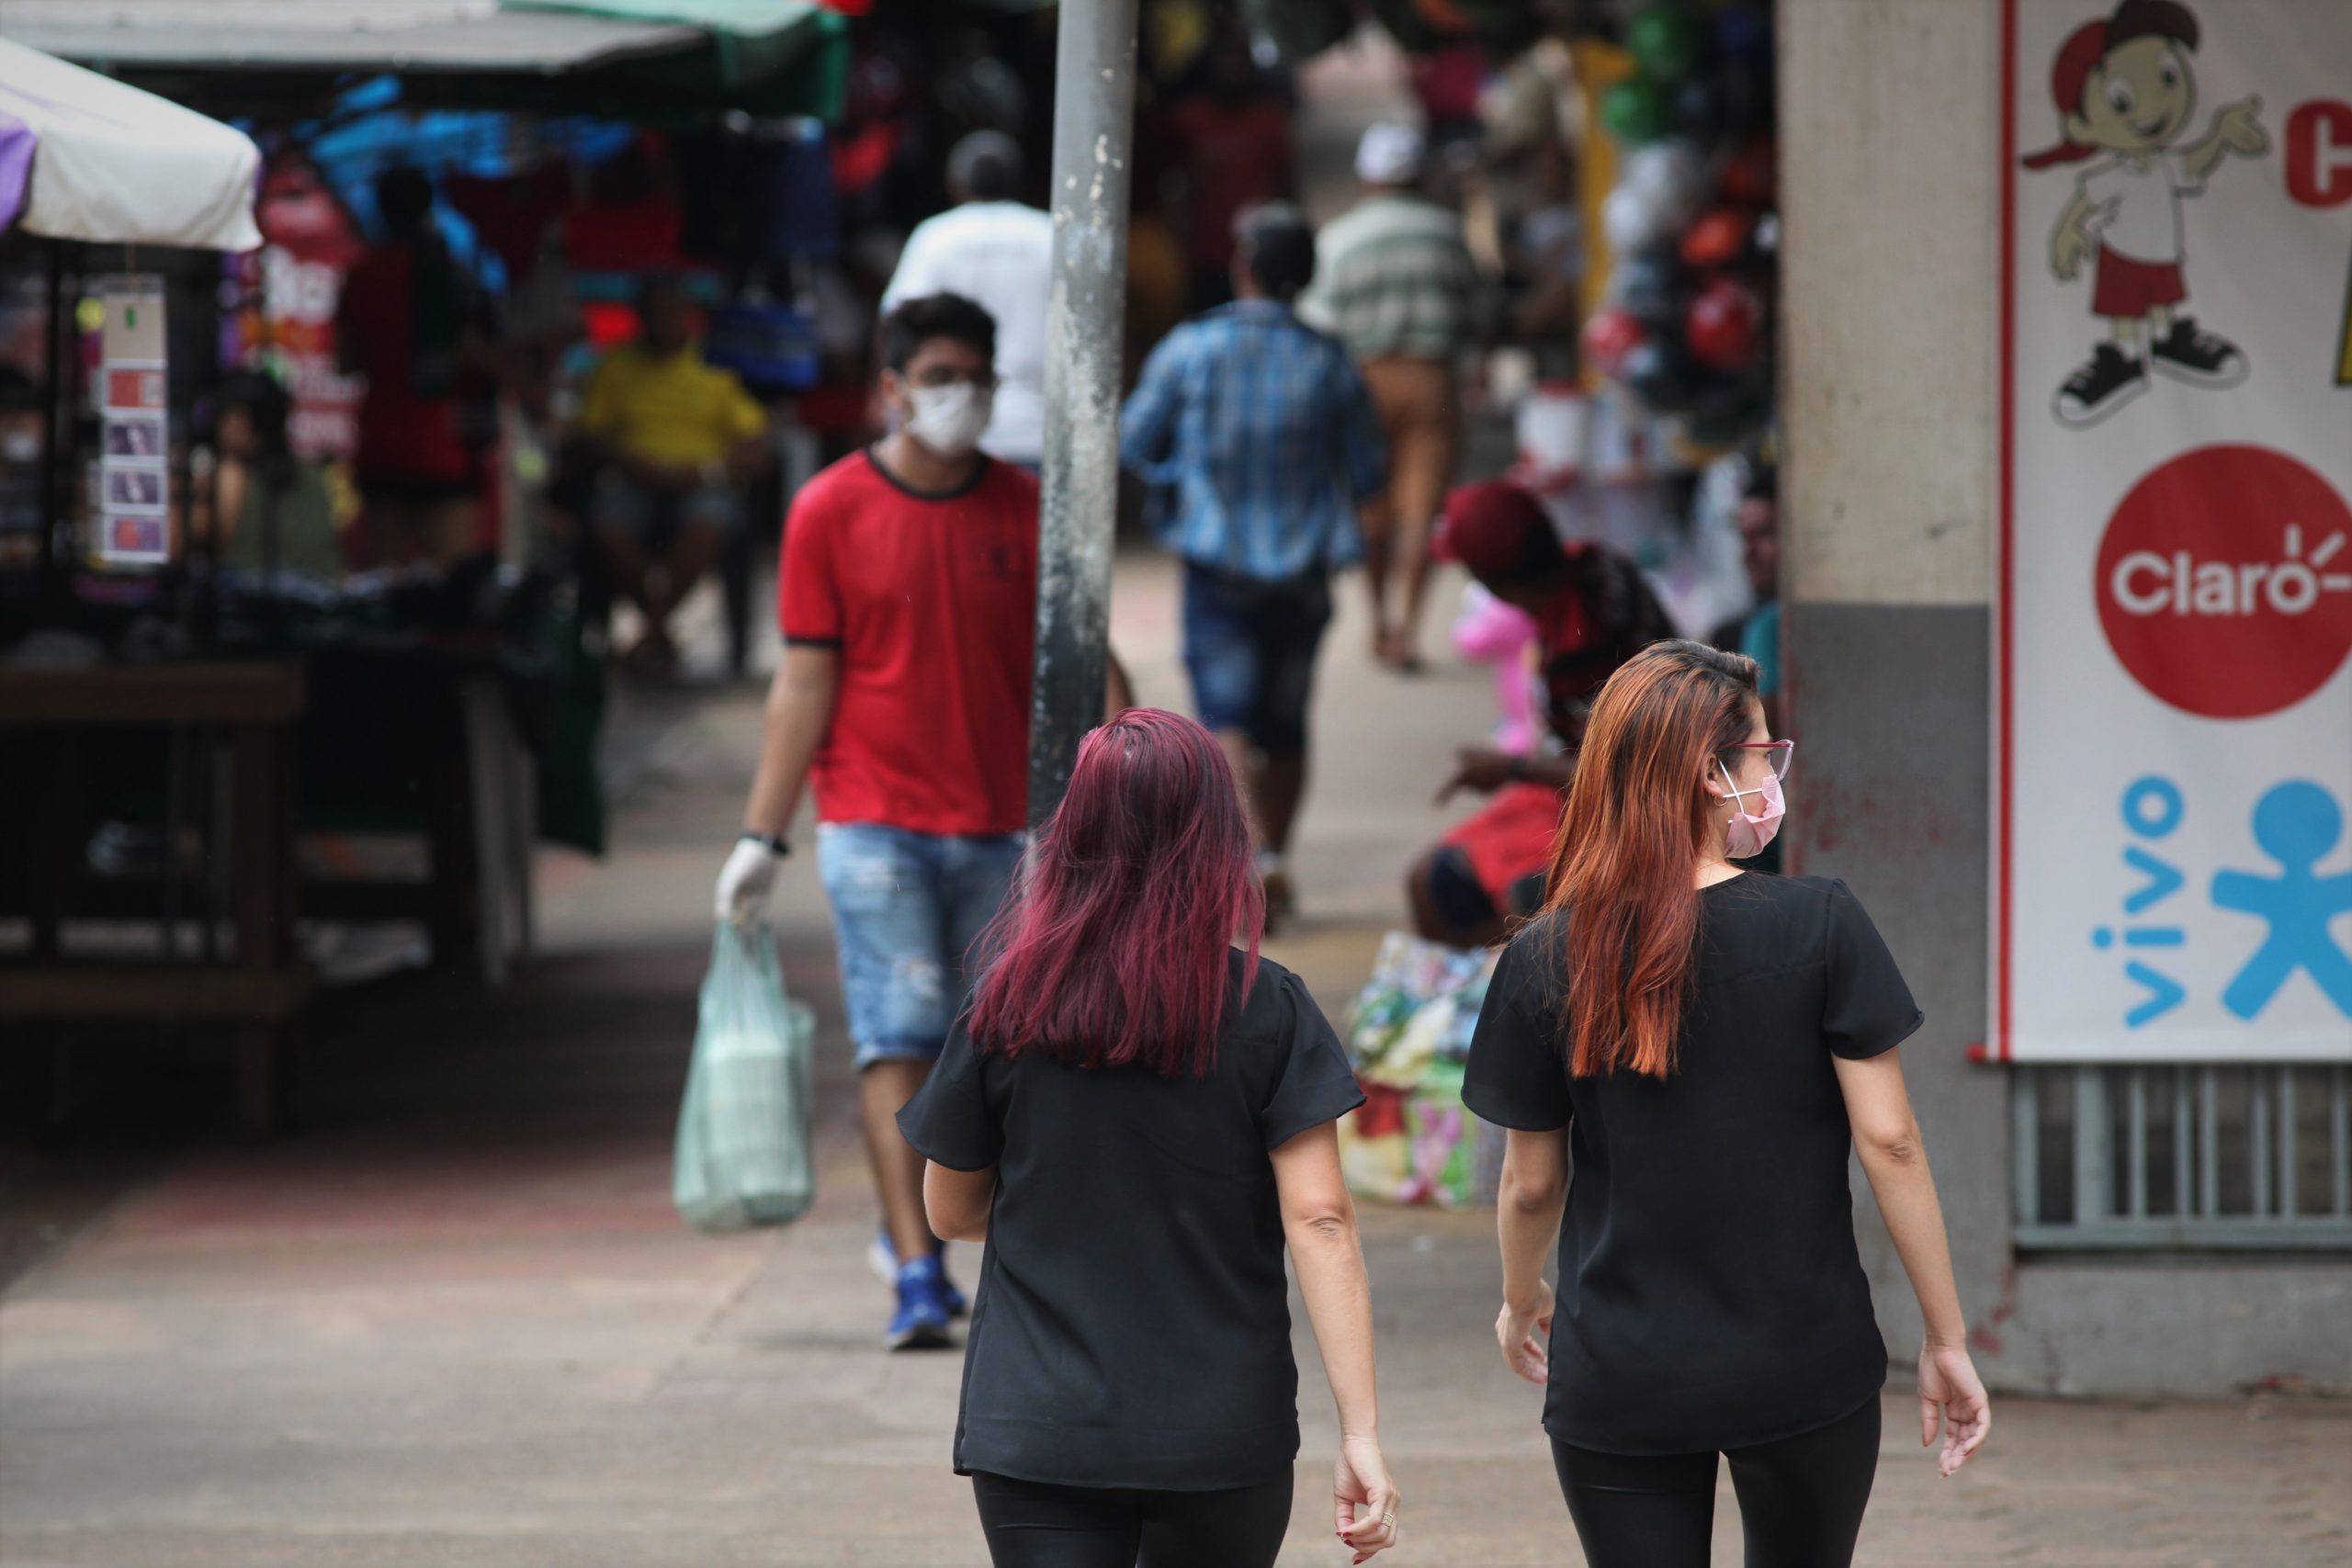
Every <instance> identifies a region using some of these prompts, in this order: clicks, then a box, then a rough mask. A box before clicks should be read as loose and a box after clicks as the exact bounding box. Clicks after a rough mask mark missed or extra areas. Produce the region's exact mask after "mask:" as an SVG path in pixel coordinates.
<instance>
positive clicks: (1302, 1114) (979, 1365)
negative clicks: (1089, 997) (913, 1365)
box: [899, 952, 1363, 1491]
mask: <svg viewBox="0 0 2352 1568" xmlns="http://www.w3.org/2000/svg"><path fill="white" fill-rule="evenodd" d="M1232 964H1233V969H1232V977H1231V980H1230V982H1229V983H1230V984H1232V985H1233V986H1235V987H1238V986H1239V984H1240V976H1241V964H1242V956H1241V954H1240V953H1238V952H1237V953H1234V954H1233V957H1232ZM1361 1104H1363V1091H1362V1090H1360V1089H1357V1088H1356V1081H1355V1075H1354V1073H1353V1072H1352V1071H1351V1069H1350V1067H1349V1066H1348V1057H1347V1053H1346V1052H1345V1051H1344V1050H1342V1049H1341V1048H1340V1041H1339V1037H1338V1036H1337V1035H1336V1034H1334V1033H1333V1032H1332V1031H1331V1025H1330V1024H1329V1021H1326V1020H1325V1018H1324V1017H1323V1014H1322V1011H1321V1010H1319V1009H1318V1008H1317V1007H1316V1005H1315V1000H1314V998H1312V997H1310V996H1308V995H1307V994H1306V987H1305V986H1303V985H1301V984H1300V983H1299V980H1298V976H1295V975H1293V974H1292V973H1290V971H1288V970H1286V969H1284V968H1283V967H1282V966H1281V965H1280V964H1272V963H1261V964H1260V965H1259V968H1258V978H1257V982H1256V984H1255V985H1254V986H1252V987H1250V995H1249V997H1248V998H1247V1000H1246V1001H1245V1002H1244V1003H1243V1005H1242V1006H1241V1007H1239V1008H1238V1009H1232V1010H1228V1015H1227V1023H1226V1026H1225V1030H1224V1032H1223V1033H1222V1035H1221V1036H1220V1037H1219V1039H1218V1041H1217V1051H1216V1066H1214V1067H1213V1068H1211V1069H1210V1071H1209V1073H1208V1075H1207V1076H1206V1077H1197V1078H1196V1077H1177V1078H1167V1077H1159V1075H1157V1074H1155V1073H1153V1072H1150V1071H1149V1070H1148V1069H1145V1068H1141V1067H1107V1068H1103V1069H1100V1070H1092V1071H1089V1070H1082V1069H1080V1068H1076V1067H1066V1066H1061V1065H1060V1064H1059V1063H1057V1062H1054V1061H1052V1060H1049V1059H1047V1058H1046V1057H1044V1056H1041V1055H1022V1056H1020V1057H1017V1058H1014V1059H1012V1060H1010V1061H1008V1060H1007V1059H1006V1058H1004V1057H1003V1056H1001V1055H980V1054H978V1052H976V1051H975V1050H974V1049H973V1046H972V1042H971V1040H970V1038H969V1037H968V1036H967V1034H966V1033H965V1032H964V1031H963V1029H962V1028H961V1027H960V1026H959V1027H958V1028H957V1029H956V1032H955V1033H954V1034H953V1035H952V1036H950V1037H949V1039H948V1042H947V1048H946V1050H945V1051H944V1052H943V1053H942V1054H941V1055H940V1058H939V1065H938V1066H935V1067H933V1069H932V1073H931V1077H930V1078H929V1079H927V1080H926V1081H925V1082H924V1084H923V1087H922V1091H921V1092H920V1093H918V1094H917V1095H916V1096H915V1097H914V1099H913V1100H910V1101H909V1102H908V1105H907V1107H906V1109H905V1110H903V1111H899V1129H900V1131H902V1132H904V1133H905V1134H906V1136H907V1142H908V1143H910V1144H911V1145H914V1147H915V1148H917V1149H918V1150H920V1151H922V1155H923V1156H924V1157H926V1158H928V1159H932V1160H935V1161H936V1162H938V1163H939V1164H941V1165H944V1166H947V1167H949V1168H953V1169H956V1170H980V1169H985V1168H987V1167H989V1166H991V1165H993V1166H995V1167H996V1168H997V1177H998V1181H997V1190H996V1202H995V1206H994V1208H993V1209H992V1211H991V1212H990V1214H989V1245H988V1256H987V1258H986V1259H985V1261H983V1263H982V1264H981V1266H980V1283H979V1292H978V1296H977V1298H976V1299H975V1301H974V1303H973V1306H972V1326H971V1332H970V1335H969V1337H968V1340H967V1345H966V1348H965V1359H964V1403H963V1413H962V1416H961V1417H960V1419H959V1420H958V1421H957V1423H956V1473H957V1474H959V1475H962V1474H969V1473H971V1472H975V1471H980V1472H988V1473H990V1474H996V1475H1009V1476H1012V1477H1014V1478H1016V1479H1018V1480H1023V1481H1041V1482H1049V1483H1058V1484H1061V1485H1067V1486H1118V1487H1150V1488H1154V1489H1161V1490H1170V1491H1218V1490H1223V1489H1226V1488H1228V1487H1239V1486H1254V1485H1257V1484H1259V1483H1261V1482H1265V1481H1268V1480H1271V1479H1272V1478H1273V1477H1274V1476H1277V1475H1279V1474H1281V1473H1282V1472H1283V1471H1284V1470H1286V1469H1287V1468H1288V1467H1289V1465H1290V1463H1291V1461H1293V1460H1294V1459H1295V1458H1296V1457H1297V1455H1298V1369H1297V1366H1296V1365H1295V1363H1294V1362H1293V1361H1292V1359H1291V1350H1290V1299H1289V1286H1288V1282H1287V1280H1286V1279H1285V1277H1284V1275H1283V1224H1282V1214H1281V1212H1280V1209H1279V1207H1278V1205H1277V1204H1276V1201H1275V1196H1274V1170H1273V1163H1272V1160H1271V1159H1270V1158H1269V1157H1268V1155H1269V1151H1271V1150H1272V1149H1273V1148H1274V1147H1276V1146H1277V1145H1281V1144H1283V1143H1284V1142H1286V1141H1288V1140H1289V1139H1290V1138H1292V1137H1293V1136H1295V1135H1296V1134H1300V1133H1303V1132H1305V1131H1306V1130H1307V1129H1308V1128H1310V1127H1316V1126H1320V1125H1321V1124H1322V1123H1324V1122H1331V1121H1336V1120H1337V1119H1338V1118H1339V1117H1340V1116H1342V1115H1344V1114H1345V1113H1346V1112H1348V1111H1351V1110H1353V1109H1354V1108H1355V1107H1356V1106H1358V1105H1361Z"/></svg>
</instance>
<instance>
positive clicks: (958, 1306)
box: [865, 1227, 972, 1321]
mask: <svg viewBox="0 0 2352 1568" xmlns="http://www.w3.org/2000/svg"><path fill="white" fill-rule="evenodd" d="M931 1255H932V1256H933V1258H938V1259H939V1289H940V1292H941V1294H942V1295H944V1297H945V1298H946V1302H947V1315H948V1316H950V1317H952V1318H956V1319H957V1320H958V1321H960V1320H962V1319H964V1318H967V1317H969V1316H971V1315H972V1303H969V1302H967V1301H966V1300H965V1299H964V1292H961V1291H959V1290H957V1289H956V1281H955V1280H951V1279H949V1278H948V1277H947V1244H946V1243H945V1242H944V1241H934V1242H933V1243H932V1244H931ZM865 1266H866V1267H867V1268H869V1269H873V1270H874V1277H875V1278H876V1279H877V1280H881V1281H882V1282H883V1283H884V1284H886V1285H895V1284H897V1283H898V1282H899V1248H898V1247H897V1246H896V1245H895V1244H894V1243H893V1242H892V1241H891V1240H890V1232H889V1230H888V1228H887V1227H885V1228H884V1229H882V1230H878V1231H876V1232H875V1233H874V1241H873V1243H872V1245H871V1246H869V1247H866V1249H865Z"/></svg>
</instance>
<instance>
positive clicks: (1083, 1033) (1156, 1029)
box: [967, 708, 1265, 1077]
mask: <svg viewBox="0 0 2352 1568" xmlns="http://www.w3.org/2000/svg"><path fill="white" fill-rule="evenodd" d="M1264 925H1265V896H1264V893H1263V892H1262V891H1261V888H1260V887H1259V885H1258V877H1257V873H1256V871H1255V870H1254V869H1253V868H1252V866H1251V864H1250V818H1249V814H1248V813H1247V812H1246V811H1245V810H1244V809H1243V808H1242V805H1241V792H1240V789H1239V788H1238V785H1237V784H1236V783H1235V781H1234V777H1233V767H1232V764H1231V763H1229V762H1227V761H1226V756H1225V752H1224V751H1223V750H1222V749H1220V748H1219V747H1218V745H1217V743H1216V739H1215V738H1214V737H1212V736H1211V735H1210V734H1209V732H1208V731H1207V730H1205V729H1204V728H1201V727H1200V726H1199V725H1197V724H1195V723H1193V721H1192V720H1191V719H1189V718H1185V717H1183V716H1181V715H1178V714H1172V713H1168V712H1165V711H1163V710H1161V709H1159V708H1129V709H1128V710H1127V711H1126V712H1125V713H1123V714H1121V715H1120V716H1118V717H1116V718H1114V719H1113V720H1112V721H1111V722H1110V723H1108V724H1106V725H1104V726H1103V728H1100V729H1097V730H1095V731H1093V732H1092V733H1091V734H1090V735H1088V736H1087V738H1086V739H1085V740H1084V741H1082V742H1081V743H1080V746H1079V749H1078V763H1077V766H1076V767H1074V768H1073V769H1072V770H1071V771H1070V777H1069V793H1068V794H1067V795H1063V796H1062V803H1061V805H1060V807H1058V808H1057V809H1056V811H1055V812H1054V814H1053V816H1052V817H1050V818H1047V819H1046V825H1045V826H1044V827H1043V828H1041V829H1038V831H1037V837H1036V840H1035V843H1034V844H1033V845H1032V846H1031V848H1030V852H1029V857H1028V861H1027V863H1025V865H1024V866H1023V870H1022V875H1021V881H1020V885H1019V886H1018V887H1017V888H1016V889H1015V890H1014V892H1013V895H1012V897H1010V898H1009V899H1007V900H1006V901H1005V907H1004V909H1003V911H1002V913H1001V914H1000V915H998V917H997V919H996V921H995V923H994V924H993V925H992V926H991V927H990V928H989V933H988V935H987V936H985V937H984V938H983V939H982V942H983V943H984V945H985V946H986V948H987V949H988V951H989V952H990V953H992V954H993V956H992V957H991V958H990V959H989V963H988V967H987V971H986V973H985V974H983V975H982V976H981V977H980V983H979V985H978V987H977V989H976V990H975V991H974V993H973V998H972V1012H971V1018H970V1020H969V1022H968V1026H967V1027H968V1028H969V1030H970V1032H971V1036H972V1043H973V1044H974V1045H976V1046H978V1048H979V1049H980V1050H981V1051H982V1052H983V1053H986V1052H1001V1053H1002V1054H1003V1055H1007V1056H1017V1055H1020V1054H1021V1053H1022V1052H1023V1051H1038V1052H1042V1053H1044V1054H1045V1055H1047V1056H1050V1057H1051V1058H1053V1059H1054V1060H1055V1061H1057V1062H1061V1063H1063V1064H1065V1065H1067V1066H1074V1067H1104V1066H1125V1064H1128V1063H1137V1064H1140V1065H1142V1066H1147V1067H1149V1068H1150V1069H1151V1070H1152V1071H1154V1072H1156V1073H1159V1074H1160V1075H1161V1076H1163V1077H1182V1076H1183V1075H1185V1074H1187V1073H1189V1074H1192V1075H1193V1076H1194V1077H1199V1076H1202V1075H1204V1074H1206V1073H1207V1072H1208V1070H1209V1067H1210V1065H1211V1064H1212V1063H1214V1062H1215V1061H1216V1040H1217V1032H1218V1030H1219V1028H1220V1026H1221V1025H1222V1024H1223V1023H1224V1021H1225V1018H1226V1010H1227V1007H1229V1006H1234V1005H1238V1002H1239V1000H1240V998H1244V997H1246V996H1248V995H1249V994H1250V985H1251V984H1252V983H1253V982H1254V981H1255V980H1256V978H1257V974H1258V940H1259V936H1260V934H1261V931H1262V930H1263V928H1264ZM1237 940H1238V941H1240V942H1244V943H1246V945H1247V950H1248V956H1247V958H1246V959H1245V960H1244V962H1243V964H1242V968H1241V983H1240V988H1239V989H1238V991H1237V990H1233V989H1231V987H1229V985H1228V981H1229V979H1230V967H1231V963H1232V960H1231V957H1230V952H1231V949H1232V947H1233V944H1234V942H1236V941H1237Z"/></svg>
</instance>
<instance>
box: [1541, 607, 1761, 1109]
mask: <svg viewBox="0 0 2352 1568" xmlns="http://www.w3.org/2000/svg"><path fill="white" fill-rule="evenodd" d="M1756 682H1757V666H1756V661H1755V660H1752V659H1748V658H1746V657H1744V656H1743V655H1740V654H1736V653H1724V652H1723V651H1721V650H1720V649H1713V648H1709V647H1707V646H1706V645H1705V644H1703V643H1696V642H1684V641H1681V640H1679V639H1678V640H1674V641H1668V642H1657V643H1652V644H1651V645H1650V646H1649V647H1647V648H1645V649H1643V650H1642V651H1641V652H1639V653H1637V654H1635V655H1634V657H1633V658H1632V659H1630V660H1626V661H1625V664H1624V665H1623V668H1621V669H1620V670H1619V671H1617V672H1616V673H1615V674H1614V675H1611V677H1610V678H1609V683H1608V684H1607V685H1605V686H1603V687H1601V689H1600V696H1599V697H1598V698H1596V699H1595V700H1594V702H1593V705H1592V719H1591V722H1590V723H1589V725H1588V726H1587V727H1586V729H1585V734H1584V746H1583V748H1582V750H1579V751H1578V752H1577V770H1576V779H1575V782H1574V783H1572V784H1570V785H1569V786H1568V801H1567V806H1566V808H1565V809H1564V810H1563V811H1562V812H1561V815H1560V831H1559V836H1558V838H1557V839H1556V840H1555V841H1554V844H1553V849H1552V874H1551V878H1550V888H1551V891H1550V894H1549V896H1548V897H1546V898H1545V900H1544V908H1545V910H1546V911H1547V912H1548V911H1551V910H1555V909H1559V910H1566V915H1567V919H1566V926H1567V937H1566V945H1567V953H1566V976H1567V988H1568V1007H1567V1015H1568V1020H1569V1022H1568V1040H1567V1047H1568V1071H1569V1072H1570V1073H1571V1074H1572V1075H1574V1076H1575V1077H1603V1076H1605V1075H1607V1074H1610V1073H1613V1072H1616V1071H1618V1070H1620V1069H1621V1068H1623V1069H1628V1070H1631V1071H1633V1072H1636V1073H1643V1074H1646V1075H1648V1076H1649V1077H1666V1076H1667V1075H1668V1074H1669V1073H1671V1072H1672V1071H1673V1070H1674V1055H1675V1040H1676V1037H1677V1035H1678V1034H1679V1032H1680V1030H1681V1027H1682V1014H1683V1010H1684V1009H1685V1007H1686V1006H1687V1005H1688V1003H1689V999H1690V993H1691V975H1692V971H1693V967H1694V964H1695V962H1696V959H1697V957H1698V953H1697V943H1698V931H1699V892H1698V888H1697V886H1695V884H1694V882H1693V880H1692V876H1691V870H1692V865H1693V863H1694V862H1695V861H1696V860H1697V858H1698V855H1699V852H1700V850H1701V849H1702V846H1703V845H1704V844H1705V843H1706V841H1707V835H1708V834H1710V833H1713V832H1719V831H1720V830H1721V829H1720V828H1719V827H1718V826H1717V824H1716V821H1715V816H1714V807H1715V806H1716V805H1717V804H1718V803H1717V802H1716V801H1715V800H1714V798H1713V796H1712V795H1710V794H1709V793H1708V791H1707V789H1706V787H1705V785H1704V782H1703V781H1704V775H1705V771H1706V768H1707V765H1708V760H1709V759H1710V758H1712V757H1713V756H1715V755H1717V754H1718V753H1720V752H1722V751H1723V750H1724V748H1726V747H1729V746H1735V745H1737V744H1738V743H1739V742H1740V741H1743V740H1745V739H1747V731H1748V726H1749V724H1750V723H1751V721H1752V719H1753V716H1754V712H1755V707H1756V703H1757V687H1756Z"/></svg>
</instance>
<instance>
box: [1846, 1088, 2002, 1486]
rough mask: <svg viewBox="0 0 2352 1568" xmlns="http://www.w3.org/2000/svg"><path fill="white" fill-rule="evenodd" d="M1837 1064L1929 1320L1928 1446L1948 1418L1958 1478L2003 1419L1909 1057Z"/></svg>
mask: <svg viewBox="0 0 2352 1568" xmlns="http://www.w3.org/2000/svg"><path fill="white" fill-rule="evenodd" d="M1832 1060H1833V1061H1835V1062H1836V1064H1837V1067H1838V1089H1839V1090H1840V1091H1841V1092H1842V1093H1843V1094H1844V1095H1845V1098H1846V1119H1847V1121H1848V1122H1850V1123H1851V1124H1852V1126H1853V1129H1854V1150H1855V1152H1856V1153H1857V1154H1859V1155H1860V1156H1861V1161H1862V1174H1863V1175H1865V1176H1867V1177H1869V1178H1870V1183H1871V1194H1872V1195H1873V1196H1874V1197H1876V1198H1877V1200H1878V1210H1879V1213H1880V1214H1881V1215H1883V1217H1884V1218H1885V1220H1886V1228H1887V1232H1888V1234H1889V1235H1892V1236H1893V1237H1894V1250H1895V1253H1896V1254H1897V1256H1899V1257H1900V1258H1902V1259H1903V1271H1904V1272H1905V1274H1907V1275H1908V1276H1910V1280H1911V1291H1912V1293H1913V1294H1914V1295H1916V1296H1917V1298H1918V1301H1919V1311H1920V1314H1921V1315H1922V1316H1923V1317H1924V1318H1925V1319H1926V1325H1927V1337H1926V1342H1925V1344H1924V1345H1923V1346H1922V1347H1921V1348H1920V1351H1919V1441H1920V1443H1921V1445H1922V1446H1925V1445H1927V1444H1930V1443H1933V1442H1934V1441H1935V1440H1936V1427H1937V1425H1938V1421H1939V1417H1940V1418H1941V1424H1942V1427H1943V1436H1944V1447H1943V1453H1942V1455H1941V1456H1940V1459H1939V1467H1940V1468H1941V1470H1942V1471H1943V1473H1944V1474H1946V1475H1950V1474H1951V1473H1952V1472H1954V1471H1956V1470H1958V1469H1959V1468H1960V1467H1961V1466H1962V1465H1963V1464H1965V1463H1967V1462H1968V1459H1969V1456H1970V1455H1971V1454H1973V1453H1974V1452H1975V1451H1976V1450H1978V1449H1979V1448H1980V1447H1982V1446H1983V1445H1984V1442H1985V1434H1986V1433H1987V1432H1990V1431H1991V1430H1992V1429H1993V1412H1992V1407H1991V1405H1990V1404H1988V1403H1987V1402H1986V1400H1985V1384H1984V1382H1982V1381H1981V1380H1979V1379H1978V1377H1977V1375H1976V1366H1975V1363H1974V1362H1973V1361H1972V1360H1970V1359H1969V1355H1968V1324H1967V1321H1966V1319H1964V1318H1963V1317H1962V1315H1961V1310H1960V1291H1959V1288H1958V1287H1957V1286H1956V1285H1954V1284H1953V1283H1952V1273H1951V1247H1950V1245H1949V1244H1948V1243H1947V1242H1946V1240H1945V1238H1944V1215H1943V1209H1942V1207H1941V1205H1939V1203H1938V1202H1937V1201H1936V1179H1935V1177H1934V1176H1933V1175H1931V1174H1930V1173H1929V1172H1928V1152H1927V1148H1926V1146H1925V1145H1923V1144H1922V1143H1921V1142H1920V1139H1919V1123H1918V1120H1917V1118H1916V1117H1914V1116H1913V1115H1912V1113H1911V1097H1910V1095H1909V1094H1908V1093H1907V1092H1906V1091H1905V1089H1904V1086H1903V1055H1902V1052H1901V1051H1900V1050H1888V1051H1884V1052H1882V1053H1881V1054H1879V1055H1875V1056H1870V1057H1865V1058H1862V1059H1860V1060H1857V1059H1855V1058H1853V1057H1849V1056H1836V1057H1833V1058H1832Z"/></svg>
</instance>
